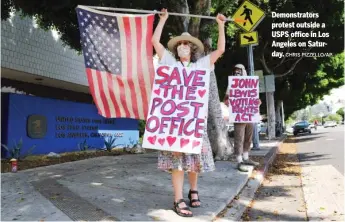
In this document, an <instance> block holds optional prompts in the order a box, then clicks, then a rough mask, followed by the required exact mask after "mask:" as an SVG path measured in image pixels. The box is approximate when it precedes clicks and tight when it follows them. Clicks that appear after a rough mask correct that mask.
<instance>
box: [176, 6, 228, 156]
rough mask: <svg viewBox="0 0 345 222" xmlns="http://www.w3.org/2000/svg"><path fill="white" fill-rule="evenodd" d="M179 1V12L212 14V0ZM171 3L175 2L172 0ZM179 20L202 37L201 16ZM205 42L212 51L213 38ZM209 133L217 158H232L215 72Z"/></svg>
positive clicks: (211, 89) (189, 30) (211, 85)
mask: <svg viewBox="0 0 345 222" xmlns="http://www.w3.org/2000/svg"><path fill="white" fill-rule="evenodd" d="M179 2H180V3H179V4H174V5H172V6H173V7H174V8H175V11H177V12H181V13H189V10H190V11H191V12H190V13H192V14H199V15H210V11H211V0H197V1H194V2H193V5H188V2H187V0H180V1H179ZM170 4H173V3H172V2H171V3H170ZM176 17H179V16H176ZM179 20H180V22H182V23H183V24H184V31H186V30H188V32H189V33H190V34H191V35H193V36H195V37H197V38H200V31H201V29H202V27H201V26H202V24H201V19H200V18H191V19H189V17H184V16H182V17H180V18H179ZM186 27H188V28H186ZM203 43H204V45H205V53H206V54H208V53H210V51H211V50H212V47H211V44H212V39H211V38H207V39H205V40H204V41H203ZM207 133H208V137H209V140H210V143H211V146H212V151H213V153H214V155H215V160H228V159H230V155H231V154H232V153H233V148H232V146H231V143H230V138H229V136H228V131H227V128H226V125H225V121H224V119H223V116H222V111H221V108H220V101H219V94H218V86H217V80H216V75H215V73H214V72H211V73H210V93H209V103H208V117H207Z"/></svg>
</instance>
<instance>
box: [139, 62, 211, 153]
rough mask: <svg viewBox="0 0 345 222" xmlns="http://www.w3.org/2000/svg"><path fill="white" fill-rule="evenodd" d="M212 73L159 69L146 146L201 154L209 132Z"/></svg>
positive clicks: (148, 118)
mask: <svg viewBox="0 0 345 222" xmlns="http://www.w3.org/2000/svg"><path fill="white" fill-rule="evenodd" d="M208 89H209V70H207V69H191V68H187V67H174V66H159V67H157V69H156V74H155V80H154V84H153V89H152V94H151V101H150V106H149V113H148V115H147V120H146V128H145V134H144V138H143V147H144V148H150V149H158V150H167V151H174V152H183V153H196V154H198V153H200V151H201V147H202V137H203V134H204V133H205V131H204V130H205V129H206V124H207V121H206V116H207V109H208V93H209V92H208V91H209V90H208Z"/></svg>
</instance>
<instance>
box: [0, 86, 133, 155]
mask: <svg viewBox="0 0 345 222" xmlns="http://www.w3.org/2000/svg"><path fill="white" fill-rule="evenodd" d="M1 97H2V100H1V103H2V106H1V114H2V120H5V121H1V129H2V130H1V141H2V142H1V143H2V144H5V145H7V147H8V148H9V149H12V148H13V147H15V144H16V143H17V144H18V143H19V141H20V140H21V141H22V144H23V146H22V149H21V155H25V154H48V153H49V152H55V153H63V152H73V151H80V148H82V147H80V146H81V145H82V144H84V145H86V144H87V145H88V149H104V148H106V147H105V141H108V140H109V139H111V138H113V139H116V140H115V141H114V143H113V146H112V147H119V148H120V147H130V148H132V147H133V146H134V144H136V143H138V141H139V131H138V120H135V119H127V118H104V117H102V116H101V115H99V114H98V111H97V108H96V106H95V105H93V104H86V103H76V102H71V101H63V100H56V99H51V98H41V97H37V96H28V95H19V94H13V93H9V94H7V93H4V94H3V93H2V94H1ZM32 147H34V148H33V149H32V150H31V149H30V148H32ZM7 154H8V153H6V152H4V150H3V149H2V157H3V158H6V157H8V156H7Z"/></svg>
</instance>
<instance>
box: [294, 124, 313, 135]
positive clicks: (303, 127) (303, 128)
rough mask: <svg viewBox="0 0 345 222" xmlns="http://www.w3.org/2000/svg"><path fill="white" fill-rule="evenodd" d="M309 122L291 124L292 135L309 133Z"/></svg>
mask: <svg viewBox="0 0 345 222" xmlns="http://www.w3.org/2000/svg"><path fill="white" fill-rule="evenodd" d="M309 126H310V124H309V123H308V122H307V121H301V122H298V123H296V124H295V125H294V126H293V135H295V136H297V134H299V133H309V134H310V133H311V128H310V127H309Z"/></svg>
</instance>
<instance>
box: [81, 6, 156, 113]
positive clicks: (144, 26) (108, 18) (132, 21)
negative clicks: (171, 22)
mask: <svg viewBox="0 0 345 222" xmlns="http://www.w3.org/2000/svg"><path fill="white" fill-rule="evenodd" d="M76 11H77V15H78V24H79V31H80V40H81V44H82V50H83V54H84V61H85V68H86V74H87V79H88V83H89V87H90V92H91V94H92V96H93V100H94V102H95V104H96V106H97V108H98V112H99V114H100V115H102V116H104V117H107V118H115V117H116V118H133V119H146V116H147V113H148V104H149V101H150V100H149V99H150V95H151V90H152V84H153V79H154V68H153V58H152V51H153V50H152V44H151V37H152V29H153V20H154V15H153V14H149V15H128V14H117V13H110V12H103V11H99V10H95V9H92V8H89V7H86V6H78V7H77V8H76Z"/></svg>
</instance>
